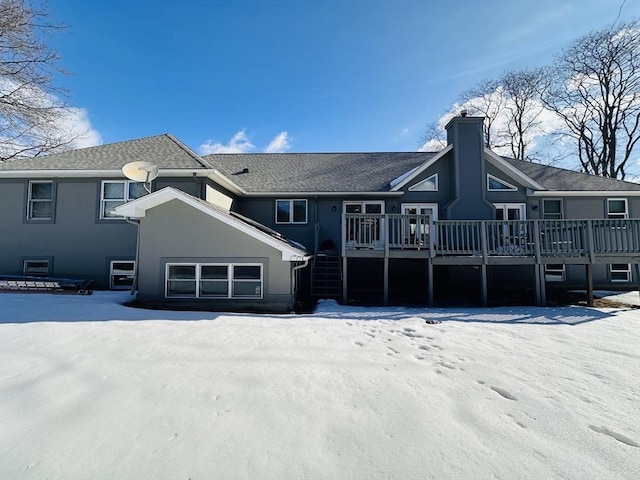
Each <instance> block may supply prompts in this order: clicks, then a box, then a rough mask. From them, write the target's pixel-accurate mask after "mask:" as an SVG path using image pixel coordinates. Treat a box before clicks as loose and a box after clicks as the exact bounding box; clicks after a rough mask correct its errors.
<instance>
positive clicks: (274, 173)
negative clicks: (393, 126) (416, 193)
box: [204, 152, 435, 193]
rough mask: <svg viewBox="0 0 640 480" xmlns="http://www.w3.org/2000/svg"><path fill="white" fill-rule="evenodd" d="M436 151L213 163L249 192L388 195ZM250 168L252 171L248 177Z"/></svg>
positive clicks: (212, 158) (261, 156)
mask: <svg viewBox="0 0 640 480" xmlns="http://www.w3.org/2000/svg"><path fill="white" fill-rule="evenodd" d="M433 155H435V154H434V153H426V152H391V153H255V154H214V155H208V156H206V157H204V159H205V160H206V161H207V163H210V164H211V165H212V166H213V167H214V168H216V169H217V170H219V171H220V173H222V174H223V175H224V176H226V177H227V178H229V179H230V180H231V181H232V182H234V183H235V184H236V185H238V186H239V187H240V188H242V189H243V190H245V191H247V192H265V193H268V192H387V191H389V190H390V186H389V182H390V181H391V180H393V179H394V178H397V177H399V176H400V175H402V174H404V173H406V172H408V171H409V170H411V169H413V168H415V167H417V166H419V165H421V164H422V163H424V162H426V161H427V160H429V159H430V158H431V157H432V156H433ZM244 169H248V173H242V172H243V170H244Z"/></svg>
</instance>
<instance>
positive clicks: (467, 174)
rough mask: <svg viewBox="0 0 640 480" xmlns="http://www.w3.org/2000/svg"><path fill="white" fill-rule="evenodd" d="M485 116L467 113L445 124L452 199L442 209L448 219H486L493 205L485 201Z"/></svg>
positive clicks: (491, 216)
mask: <svg viewBox="0 0 640 480" xmlns="http://www.w3.org/2000/svg"><path fill="white" fill-rule="evenodd" d="M483 122H484V117H468V116H467V112H466V110H463V111H462V114H461V116H459V117H454V118H453V119H451V121H450V122H449V123H448V124H447V126H446V129H447V143H448V144H453V151H452V152H451V166H450V169H451V170H450V172H451V191H452V193H453V199H452V200H451V202H449V204H448V205H447V206H446V207H445V208H446V212H447V218H448V219H450V220H489V219H492V218H493V205H492V204H491V202H489V201H488V200H487V198H486V196H487V181H486V177H487V175H486V170H485V163H484V134H483V130H482V124H483Z"/></svg>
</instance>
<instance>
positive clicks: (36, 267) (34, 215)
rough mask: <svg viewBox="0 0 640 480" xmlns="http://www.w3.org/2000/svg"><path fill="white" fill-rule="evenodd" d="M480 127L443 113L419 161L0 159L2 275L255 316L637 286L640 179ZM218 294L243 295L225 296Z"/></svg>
mask: <svg viewBox="0 0 640 480" xmlns="http://www.w3.org/2000/svg"><path fill="white" fill-rule="evenodd" d="M482 121H483V119H482V118H478V117H466V116H465V117H456V118H454V119H452V121H451V122H450V123H449V125H448V126H447V134H448V145H447V147H446V148H444V149H443V150H441V151H440V152H434V153H425V152H409V153H403V152H392V153H316V154H314V153H301V154H296V153H293V154H222V155H209V156H204V157H200V156H198V155H197V154H195V153H194V152H192V151H191V150H190V149H189V148H187V147H186V146H185V145H183V144H182V143H180V142H179V141H178V140H177V139H175V138H174V137H172V136H171V135H160V136H156V137H149V138H145V139H138V140H131V141H128V142H121V143H116V144H111V145H104V146H99V147H92V148H86V149H82V150H76V151H72V152H66V153H61V154H56V155H50V156H47V157H39V158H34V159H29V160H19V161H13V162H5V163H4V164H0V244H1V247H2V257H1V258H0V274H24V275H42V276H74V277H84V278H90V279H92V280H94V281H95V284H96V287H98V288H131V287H133V288H135V289H136V290H137V292H138V297H139V298H140V299H141V300H143V301H147V302H155V303H163V304H167V303H169V304H174V303H183V304H189V305H191V306H197V305H200V306H203V305H204V306H206V307H207V308H208V307H211V308H223V309H238V310H242V309H252V310H259V309H265V310H270V311H272V310H287V309H290V308H291V306H292V305H293V303H295V301H296V299H297V294H298V293H299V292H301V291H302V292H303V293H306V295H310V296H314V297H318V298H319V297H333V298H337V299H339V300H341V301H343V302H350V301H363V302H367V301H375V302H378V303H385V304H386V303H389V302H392V303H403V302H405V301H415V300H416V299H417V300H419V301H420V302H422V303H432V302H434V301H435V302H437V301H438V300H439V299H441V298H443V297H444V296H445V295H449V294H451V292H455V294H456V295H461V294H464V293H468V292H471V293H472V294H473V296H474V298H476V299H477V300H478V301H479V302H481V303H483V304H486V303H487V301H488V299H490V298H492V293H493V292H494V291H495V290H498V289H500V288H502V287H505V286H511V287H516V288H518V289H520V290H523V289H526V290H528V291H531V292H532V300H534V301H535V302H537V303H540V304H543V303H545V296H546V291H547V289H548V288H549V287H550V286H556V287H563V288H574V287H579V288H583V289H584V288H587V289H591V288H592V287H602V288H615V287H630V286H632V285H634V284H635V282H638V281H639V278H640V275H639V274H638V264H640V220H638V219H639V218H640V185H638V184H635V183H630V182H623V181H619V180H614V179H608V178H601V177H597V176H593V175H587V174H583V173H577V172H572V171H569V170H564V169H560V168H555V167H551V166H545V165H540V164H535V163H530V162H523V161H517V160H513V159H508V158H503V157H501V156H499V155H496V154H495V153H494V152H492V151H491V150H489V149H487V148H485V147H484V142H483V134H482ZM141 160H142V161H150V162H153V163H155V164H156V165H158V167H159V176H158V178H157V179H155V180H154V181H153V182H152V188H151V193H147V191H146V190H145V189H144V188H143V186H142V185H140V184H138V183H136V182H132V181H130V180H128V179H126V178H125V177H124V176H123V174H122V171H121V169H122V167H123V166H124V165H125V164H127V163H129V162H132V161H141ZM136 259H138V264H136ZM242 263H245V264H246V268H240V267H242V265H241V264H242ZM236 265H240V267H238V270H237V275H236V270H235V268H236ZM307 265H309V267H310V268H308V267H307ZM255 267H259V268H255ZM136 269H137V271H138V273H139V275H138V282H137V284H135V285H133V281H134V280H133V279H134V277H135V275H133V273H134V272H135V271H136ZM225 272H226V273H225ZM241 276H244V277H246V278H240V277H241ZM258 276H259V279H258ZM208 277H212V278H208ZM213 277H215V278H213ZM241 280H243V281H246V285H242V283H243V282H242V281H241ZM225 282H226V283H225ZM252 282H253V283H252ZM223 284H225V285H226V287H224V285H223ZM234 285H237V288H238V291H241V292H245V293H246V292H249V291H250V290H251V291H253V295H248V296H245V297H244V298H241V297H242V295H241V296H240V297H237V298H232V297H233V289H234ZM207 289H208V290H207ZM252 289H253V290H252ZM202 292H204V294H202V295H201V293H202ZM207 292H209V293H208V294H207ZM257 292H260V293H259V294H258V293H257ZM218 294H219V295H221V296H222V295H223V294H226V295H227V297H224V298H218V297H216V295H218ZM249 297H251V298H249Z"/></svg>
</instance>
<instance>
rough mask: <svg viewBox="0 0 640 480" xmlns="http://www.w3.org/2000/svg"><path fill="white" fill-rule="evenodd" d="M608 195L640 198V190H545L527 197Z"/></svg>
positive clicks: (531, 193)
mask: <svg viewBox="0 0 640 480" xmlns="http://www.w3.org/2000/svg"><path fill="white" fill-rule="evenodd" d="M610 195H624V196H625V197H640V190H546V191H544V192H530V193H528V194H527V196H529V197H607V196H610Z"/></svg>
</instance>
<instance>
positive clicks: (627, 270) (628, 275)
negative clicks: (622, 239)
mask: <svg viewBox="0 0 640 480" xmlns="http://www.w3.org/2000/svg"><path fill="white" fill-rule="evenodd" d="M614 265H626V266H627V268H626V270H621V269H615V270H614V269H613V266H614ZM614 273H625V274H626V278H625V279H619V280H618V279H614V278H613V274H614ZM609 279H610V280H611V282H616V283H629V282H630V281H631V264H630V263H611V264H609Z"/></svg>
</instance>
